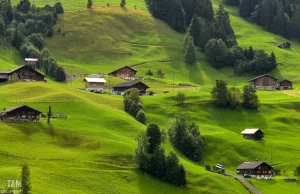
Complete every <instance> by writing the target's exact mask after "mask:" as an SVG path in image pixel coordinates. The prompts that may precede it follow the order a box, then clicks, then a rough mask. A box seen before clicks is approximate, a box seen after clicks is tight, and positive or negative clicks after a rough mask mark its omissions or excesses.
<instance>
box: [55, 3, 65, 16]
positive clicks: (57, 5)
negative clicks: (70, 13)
mask: <svg viewBox="0 0 300 194" xmlns="http://www.w3.org/2000/svg"><path fill="white" fill-rule="evenodd" d="M54 9H55V11H56V13H57V14H60V13H64V8H63V7H62V4H61V2H57V3H55V5H54Z"/></svg>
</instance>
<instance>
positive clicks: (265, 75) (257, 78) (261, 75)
mask: <svg viewBox="0 0 300 194" xmlns="http://www.w3.org/2000/svg"><path fill="white" fill-rule="evenodd" d="M263 76H269V77H271V78H273V79H275V80H278V79H277V78H276V77H274V76H271V75H269V74H263V75H260V76H257V77H255V78H253V79H250V80H249V81H248V82H250V81H253V80H256V79H258V78H260V77H263Z"/></svg>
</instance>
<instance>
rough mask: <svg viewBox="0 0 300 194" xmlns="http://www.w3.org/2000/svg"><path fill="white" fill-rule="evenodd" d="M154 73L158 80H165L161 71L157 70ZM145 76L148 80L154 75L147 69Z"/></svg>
mask: <svg viewBox="0 0 300 194" xmlns="http://www.w3.org/2000/svg"><path fill="white" fill-rule="evenodd" d="M155 73H156V76H157V78H158V79H163V78H165V72H163V70H162V69H158V70H157V71H156V72H155ZM145 75H146V76H148V77H149V78H150V77H151V76H154V73H153V72H152V70H151V69H148V71H147V72H146V73H145Z"/></svg>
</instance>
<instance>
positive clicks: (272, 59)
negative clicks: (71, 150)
mask: <svg viewBox="0 0 300 194" xmlns="http://www.w3.org/2000/svg"><path fill="white" fill-rule="evenodd" d="M270 62H271V66H272V68H273V69H274V68H276V67H277V61H276V56H275V54H274V52H272V53H271V57H270Z"/></svg>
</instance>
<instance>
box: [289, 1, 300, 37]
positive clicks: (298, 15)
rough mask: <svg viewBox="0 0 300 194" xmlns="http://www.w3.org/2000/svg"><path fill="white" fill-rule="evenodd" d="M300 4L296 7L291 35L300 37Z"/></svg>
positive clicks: (291, 25) (291, 24)
mask: <svg viewBox="0 0 300 194" xmlns="http://www.w3.org/2000/svg"><path fill="white" fill-rule="evenodd" d="M299 21H300V5H299V6H297V8H296V9H295V13H294V15H293V17H292V19H291V23H290V36H291V37H293V38H296V39H300V22H299Z"/></svg>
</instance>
